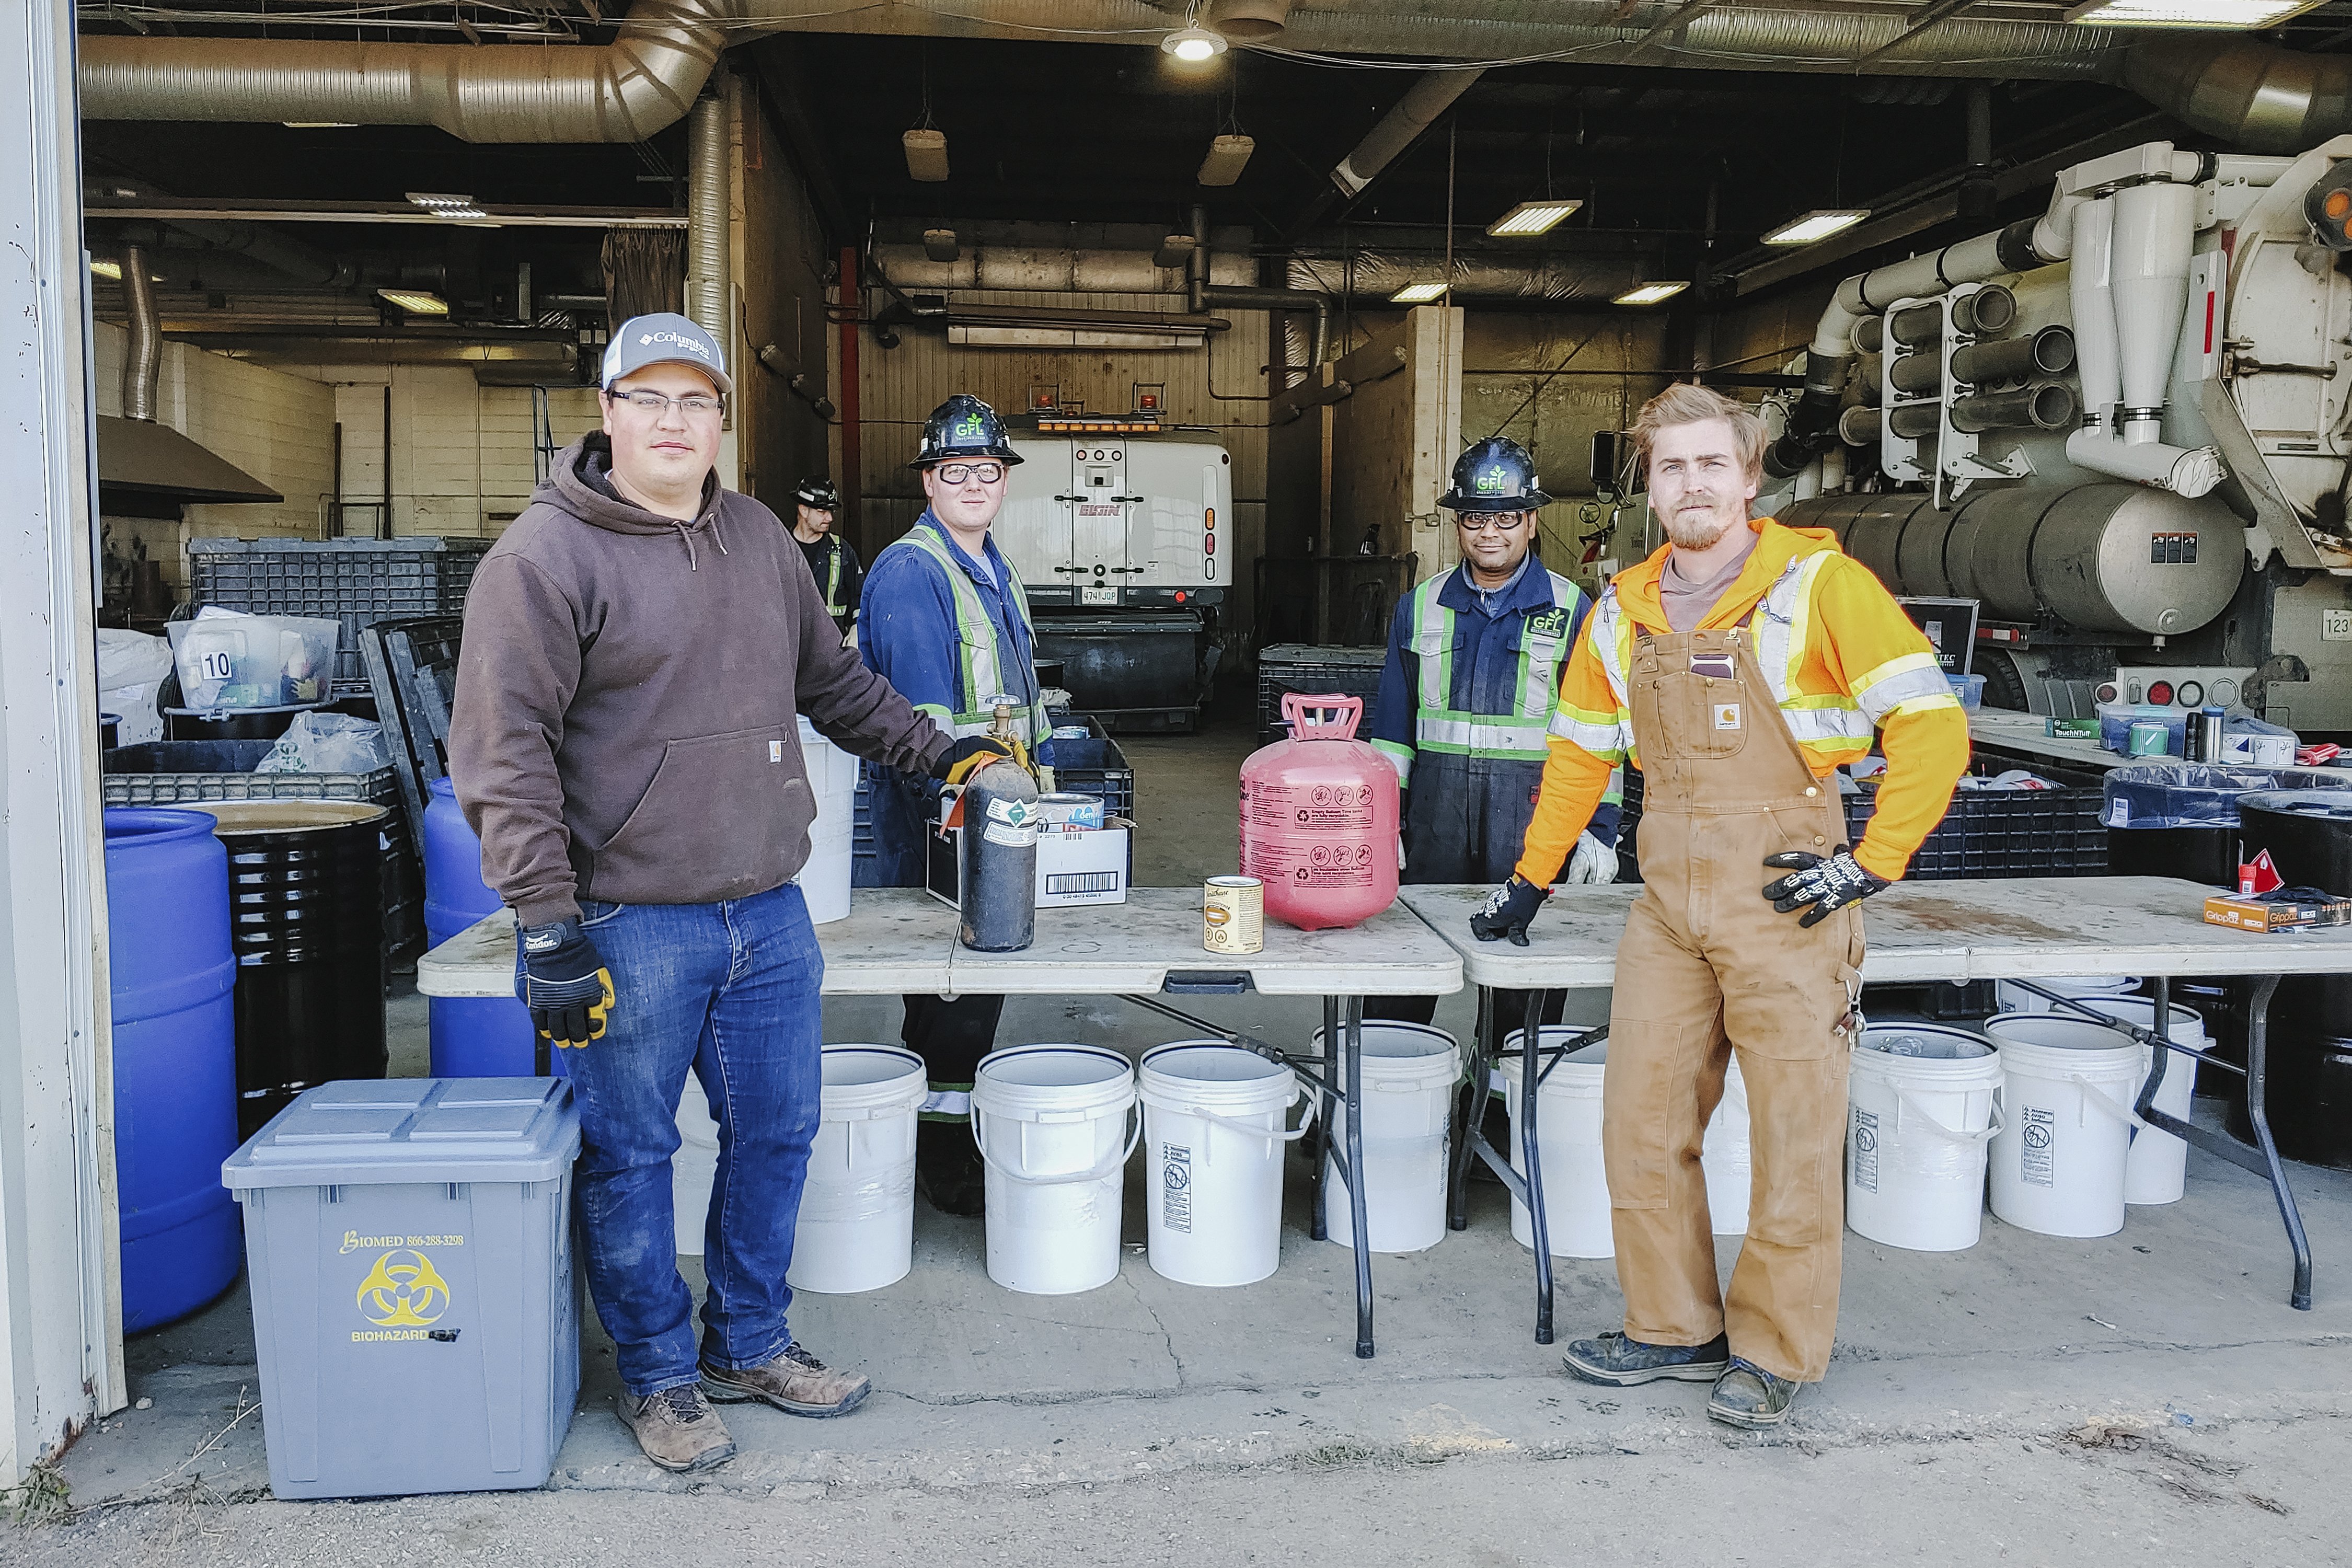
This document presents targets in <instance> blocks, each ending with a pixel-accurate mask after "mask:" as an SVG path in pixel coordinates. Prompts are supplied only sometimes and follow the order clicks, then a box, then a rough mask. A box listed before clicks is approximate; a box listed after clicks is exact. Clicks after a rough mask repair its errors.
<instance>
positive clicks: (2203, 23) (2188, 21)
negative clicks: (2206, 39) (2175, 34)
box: [2066, 0, 2320, 28]
mask: <svg viewBox="0 0 2352 1568" xmlns="http://www.w3.org/2000/svg"><path fill="white" fill-rule="evenodd" d="M2319 4H2320V0H2090V3H2089V4H2088V5H2077V6H2075V7H2074V9H2072V10H2070V11H2068V12H2067V13H2066V20H2068V21H2069V22H2086V23H2089V24H2090V25H2091V26H2097V27H2237V28H2250V27H2275V26H2278V25H2279V24H2280V23H2281V22H2284V21H2285V20H2287V19H2288V18H2289V17H2292V16H2302V15H2303V14H2304V13H2305V11H2309V10H2313V9H2315V7H2316V6H2317V5H2319Z"/></svg>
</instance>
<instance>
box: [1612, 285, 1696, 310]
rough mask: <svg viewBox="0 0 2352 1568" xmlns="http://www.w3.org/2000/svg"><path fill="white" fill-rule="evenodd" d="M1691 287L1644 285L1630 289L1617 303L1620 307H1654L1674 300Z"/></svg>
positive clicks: (1618, 298) (1619, 297)
mask: <svg viewBox="0 0 2352 1568" xmlns="http://www.w3.org/2000/svg"><path fill="white" fill-rule="evenodd" d="M1689 287H1690V285H1689V284H1688V283H1686V282H1685V283H1644V284H1642V285H1641V286H1640V287H1638V288H1633V289H1626V290H1625V292H1623V293H1622V294H1620V295H1618V296H1617V301H1616V302H1617V303H1618V304H1620V305H1654V304H1656V303H1658V302H1659V301H1660V300H1671V299H1673V298H1674V297H1675V295H1677V294H1679V293H1681V292H1682V291H1683V290H1684V289H1687V288H1689Z"/></svg>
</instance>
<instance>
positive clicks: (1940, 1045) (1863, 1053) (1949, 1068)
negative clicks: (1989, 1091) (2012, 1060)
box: [1852, 1014, 2048, 1083]
mask: <svg viewBox="0 0 2352 1568" xmlns="http://www.w3.org/2000/svg"><path fill="white" fill-rule="evenodd" d="M2035 1016H2037V1017H2046V1016H2048V1015H2047V1014H2037V1015H2035ZM1854 1044H1855V1047H1856V1048H1855V1050H1854V1053H1853V1068H1852V1070H1853V1071H1854V1072H1858V1073H1862V1074H1864V1075H1866V1076H1870V1077H1874V1078H1896V1077H1900V1078H1904V1079H1909V1080H1911V1081H1914V1082H1916V1081H1918V1080H1920V1079H1933V1080H1937V1081H1946V1080H1949V1081H1956V1082H1961V1083H1969V1082H1975V1081H1977V1080H1979V1079H1982V1080H1984V1081H1986V1082H1997V1081H1999V1079H2000V1052H1998V1051H1997V1050H1995V1049H1994V1048H1993V1047H1992V1045H1991V1043H1990V1042H1989V1041H1988V1040H1986V1039H1985V1038H1984V1037H1983V1036H1981V1035H1973V1034H1970V1033H1969V1031H1968V1030H1966V1029H1955V1028H1951V1027H1949V1026H1946V1025H1941V1024H1880V1025H1875V1026H1872V1027H1870V1028H1866V1029H1864V1031H1863V1032H1862V1037H1861V1038H1860V1039H1859V1040H1857V1041H1855V1042H1854Z"/></svg>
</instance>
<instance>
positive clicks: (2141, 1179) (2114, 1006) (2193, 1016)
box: [2083, 996, 2208, 1204]
mask: <svg viewBox="0 0 2352 1568" xmlns="http://www.w3.org/2000/svg"><path fill="white" fill-rule="evenodd" d="M2083 1005H2084V1006H2086V1007H2088V1008H2089V1009H2090V1010H2091V1011H2092V1012H2094V1013H2104V1014H2105V1015H2106V1016H2108V1017H2110V1018H2118V1019H2121V1020H2122V1021H2123V1022H2125V1023H2126V1024H2132V1025H2136V1026H2138V1027H2140V1028H2143V1029H2149V1030H2153V1029H2154V1028H2155V1027H2156V999H2155V998H2154V997H2152V996H2118V997H2113V998H2103V999H2100V1000H2097V1001H2085V1002H2084V1004H2083ZM2168 1037H2169V1038H2171V1039H2175V1040H2179V1042H2180V1043H2181V1044H2182V1045H2184V1046H2195V1047H2197V1048H2198V1049H2200V1050H2202V1049H2204V1048H2205V1047H2206V1045H2207V1043H2208V1042H2207V1040H2206V1037H2205V1016H2204V1015H2203V1014H2201V1013H2200V1012H2198V1011H2197V1009H2196V1008H2194V1007H2183V1006H2181V1005H2179V1003H2175V1004H2173V1007H2172V1021H2171V1025H2170V1027H2169V1029H2168ZM2170 1055H2171V1058H2172V1059H2171V1060H2169V1061H2168V1062H2166V1063H2165V1064H2164V1081H2163V1082H2162V1083H2160V1084H2158V1085H2157V1088H2156V1109H2157V1110H2162V1111H2166V1112H2168V1113H2170V1114H2171V1115H2174V1116H2177V1117H2179V1119H2180V1120H2181V1121H2188V1120H2189V1110H2190V1102H2191V1101H2192V1100H2194V1099H2195V1098H2196V1094H2197V1058H2195V1057H2184V1056H2182V1055H2181V1054H2180V1053H2179V1052H2178V1051H2174V1052H2172V1053H2170ZM2139 1059H2140V1083H2136V1084H2134V1085H2132V1103H2133V1104H2134V1105H2137V1104H2138V1103H2139V1091H2140V1088H2141V1085H2142V1084H2145V1083H2146V1082H2147V1075H2148V1073H2149V1072H2150V1071H2151V1070H2152V1069H2153V1068H2154V1066H2155V1062H2156V1052H2155V1051H2154V1049H2152V1048H2150V1047H2145V1046H2144V1047H2141V1048H2140V1058H2139ZM2188 1190H2189V1145H2188V1144H2186V1143H2184V1142H2181V1141H2180V1140H2179V1138H2178V1137H2177V1136H2175V1135H2174V1134H2172V1133H2170V1132H2164V1131H2158V1129H2156V1128H2153V1127H2142V1128H2140V1129H2139V1130H2138V1131H2135V1132H2134V1133H2133V1134H2132V1142H2131V1153H2130V1155H2129V1157H2127V1158H2126V1160H2125V1161H2124V1202H2126V1203H2127V1204H2177V1203H2179V1201H2180V1197H2181V1194H2183V1193H2185V1192H2187V1191H2188Z"/></svg>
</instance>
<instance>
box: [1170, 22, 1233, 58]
mask: <svg viewBox="0 0 2352 1568" xmlns="http://www.w3.org/2000/svg"><path fill="white" fill-rule="evenodd" d="M1160 48H1161V50H1162V51H1164V52H1165V53H1168V54H1171V55H1173V56H1175V57H1176V58H1178V59H1180V60H1181V61H1183V62H1184V63H1185V64H1186V65H1188V66H1197V65H1200V64H1202V63H1203V62H1205V61H1208V60H1213V59H1215V58H1217V57H1218V56H1219V55H1222V54H1223V53H1224V52H1225V36H1224V35H1223V33H1213V32H1211V31H1210V30H1209V29H1208V28H1206V27H1179V28H1177V29H1176V30H1175V31H1174V32H1172V33H1170V34H1168V35H1166V36H1165V37H1162V38H1161V39H1160Z"/></svg>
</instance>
